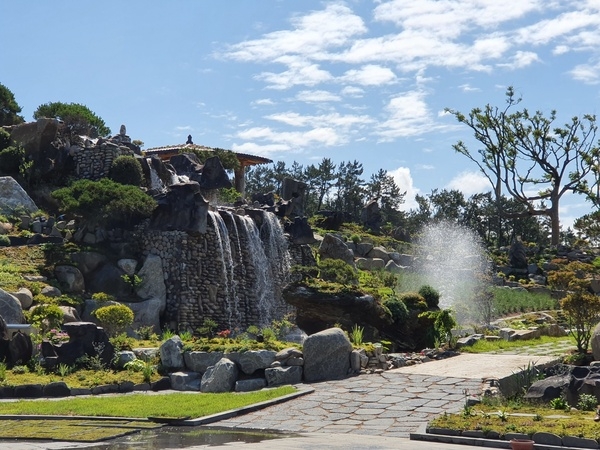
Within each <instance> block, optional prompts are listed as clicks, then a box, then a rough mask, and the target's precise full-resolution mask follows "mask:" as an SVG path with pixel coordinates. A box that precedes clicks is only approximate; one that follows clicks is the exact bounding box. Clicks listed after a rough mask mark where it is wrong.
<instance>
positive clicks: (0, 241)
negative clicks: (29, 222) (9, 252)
mask: <svg viewBox="0 0 600 450" xmlns="http://www.w3.org/2000/svg"><path fill="white" fill-rule="evenodd" d="M0 247H10V239H9V238H8V236H6V235H4V234H2V235H0Z"/></svg>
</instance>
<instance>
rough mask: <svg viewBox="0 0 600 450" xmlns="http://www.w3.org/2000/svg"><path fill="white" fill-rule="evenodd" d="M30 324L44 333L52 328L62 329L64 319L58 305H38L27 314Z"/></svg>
mask: <svg viewBox="0 0 600 450" xmlns="http://www.w3.org/2000/svg"><path fill="white" fill-rule="evenodd" d="M27 319H28V322H29V323H31V324H32V325H34V326H35V327H36V328H37V329H38V330H40V331H41V332H42V333H45V332H46V331H47V330H49V329H52V328H60V325H61V324H62V322H63V320H64V318H63V312H62V310H61V309H60V308H59V307H58V305H53V304H50V305H47V304H44V305H37V306H35V307H34V308H31V309H30V310H29V311H28V312H27Z"/></svg>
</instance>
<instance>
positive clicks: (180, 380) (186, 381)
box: [169, 372, 200, 391]
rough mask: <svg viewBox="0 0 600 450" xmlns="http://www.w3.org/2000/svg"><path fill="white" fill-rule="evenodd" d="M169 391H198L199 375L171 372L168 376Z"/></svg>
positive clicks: (195, 373)
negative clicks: (169, 381)
mask: <svg viewBox="0 0 600 450" xmlns="http://www.w3.org/2000/svg"><path fill="white" fill-rule="evenodd" d="M169 378H170V379H171V389H175V390H176V391H199V390H200V374H199V373H197V372H173V373H171V374H170V375H169Z"/></svg>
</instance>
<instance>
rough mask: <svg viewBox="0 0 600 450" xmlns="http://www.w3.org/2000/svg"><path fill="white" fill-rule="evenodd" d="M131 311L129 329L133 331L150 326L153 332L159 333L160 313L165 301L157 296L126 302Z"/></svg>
mask: <svg viewBox="0 0 600 450" xmlns="http://www.w3.org/2000/svg"><path fill="white" fill-rule="evenodd" d="M123 304H124V305H126V306H128V307H129V308H130V309H131V310H132V311H133V323H132V324H131V331H133V332H135V330H138V329H140V328H142V327H152V330H153V332H154V333H160V313H161V311H164V309H165V302H164V301H163V300H161V299H158V298H149V299H148V300H144V301H142V302H135V303H126V302H123Z"/></svg>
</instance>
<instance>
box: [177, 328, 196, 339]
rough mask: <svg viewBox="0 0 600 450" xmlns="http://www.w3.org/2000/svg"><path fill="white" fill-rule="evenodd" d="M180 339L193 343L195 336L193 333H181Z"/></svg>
mask: <svg viewBox="0 0 600 450" xmlns="http://www.w3.org/2000/svg"><path fill="white" fill-rule="evenodd" d="M179 337H180V338H181V340H182V341H191V340H192V339H193V338H194V336H193V335H192V332H191V331H187V330H186V331H180V332H179Z"/></svg>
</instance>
